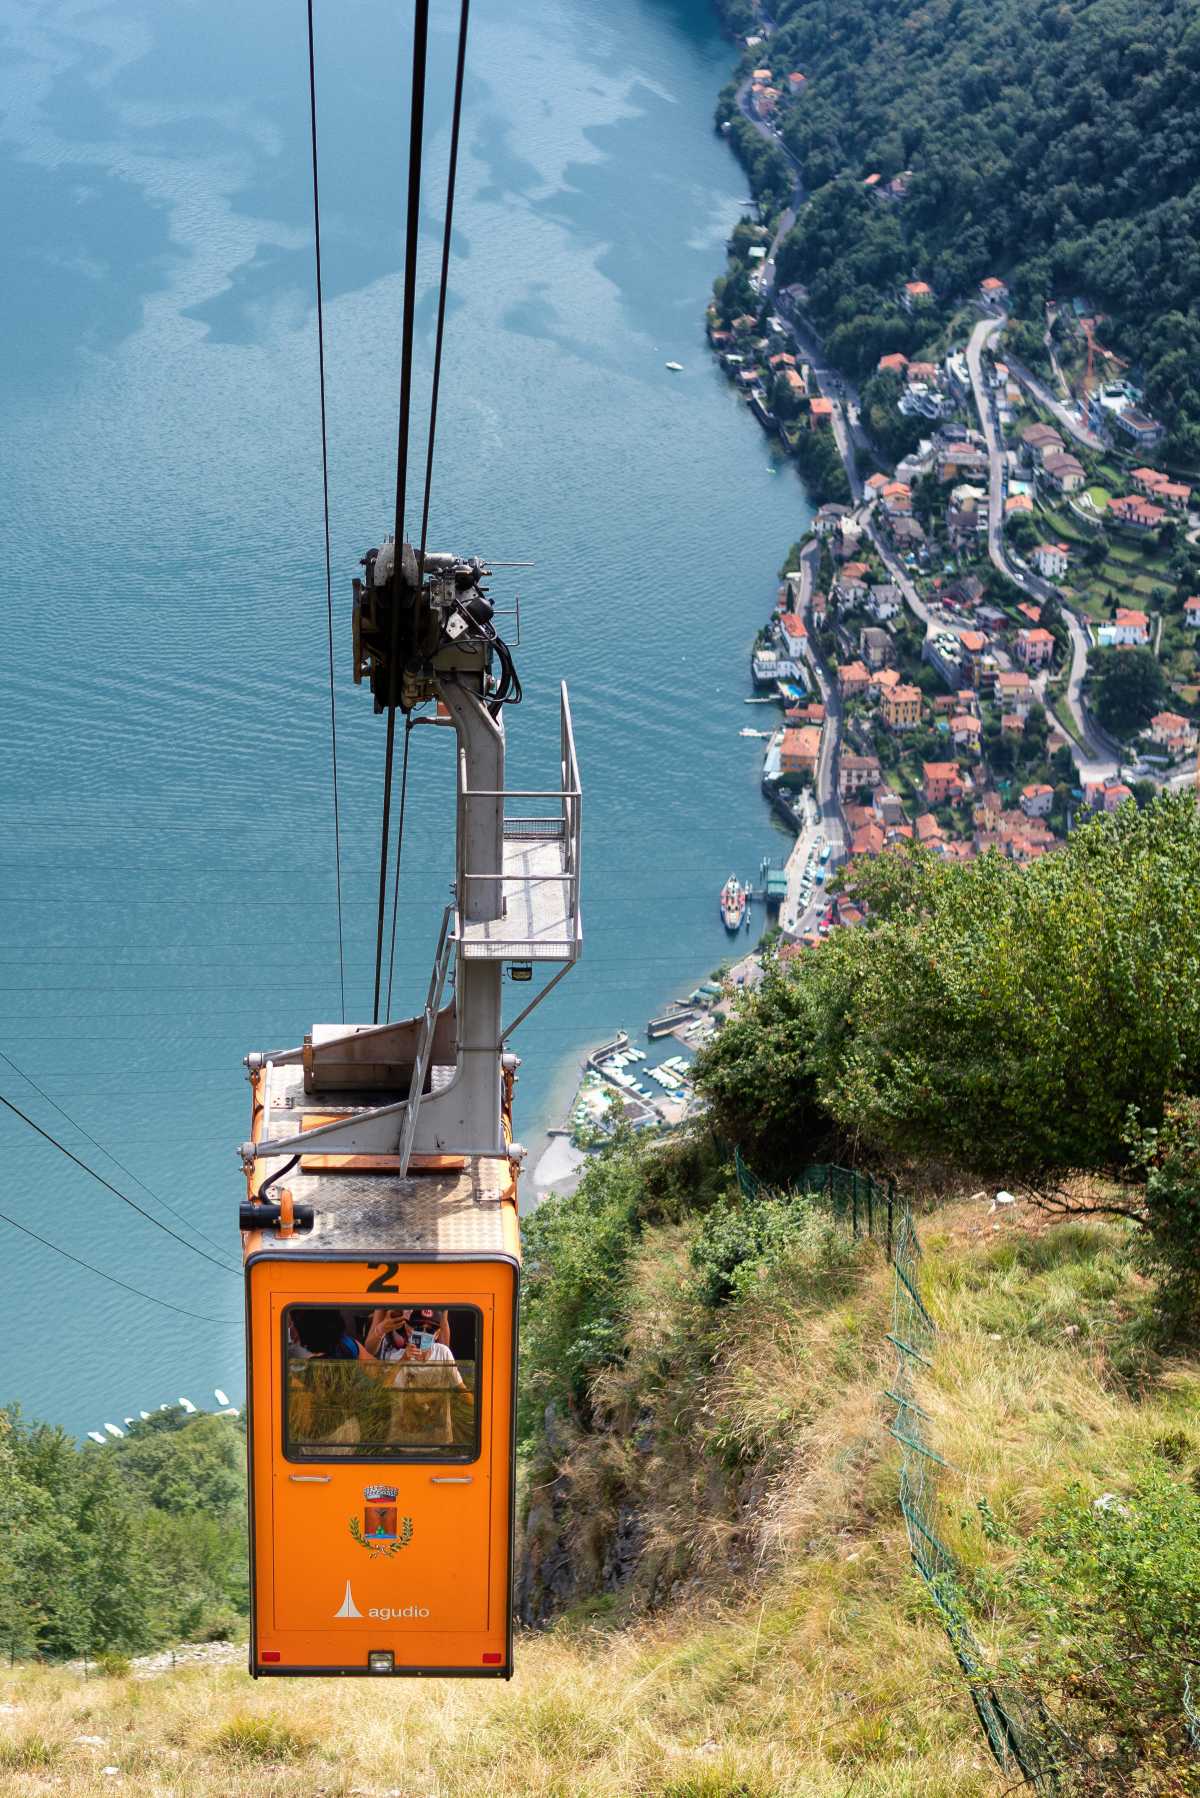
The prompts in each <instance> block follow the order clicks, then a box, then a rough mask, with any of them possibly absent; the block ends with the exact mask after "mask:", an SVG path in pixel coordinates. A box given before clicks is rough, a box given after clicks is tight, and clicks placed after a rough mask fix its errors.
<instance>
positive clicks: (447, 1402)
mask: <svg viewBox="0 0 1200 1798" xmlns="http://www.w3.org/2000/svg"><path fill="white" fill-rule="evenodd" d="M283 1334H284V1340H283V1354H284V1440H285V1453H286V1455H287V1457H288V1459H289V1460H304V1461H311V1460H317V1461H324V1460H333V1459H337V1460H350V1461H392V1460H405V1459H409V1460H415V1461H472V1460H475V1459H476V1458H477V1456H478V1453H479V1392H480V1382H479V1356H480V1314H479V1312H478V1310H476V1309H475V1307H474V1306H471V1305H449V1306H446V1305H433V1304H430V1303H428V1302H427V1301H426V1302H422V1301H421V1300H420V1299H416V1300H414V1301H413V1302H412V1303H411V1304H409V1303H405V1304H403V1305H397V1306H391V1307H387V1308H382V1309H377V1310H366V1309H363V1308H361V1307H356V1306H341V1305H291V1306H289V1307H288V1309H287V1310H286V1311H285V1313H284V1318H283Z"/></svg>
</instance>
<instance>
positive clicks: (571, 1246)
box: [518, 1140, 640, 1439]
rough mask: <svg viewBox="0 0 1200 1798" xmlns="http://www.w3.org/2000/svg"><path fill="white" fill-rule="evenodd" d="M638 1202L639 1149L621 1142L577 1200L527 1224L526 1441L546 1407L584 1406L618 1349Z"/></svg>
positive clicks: (594, 1167) (549, 1207)
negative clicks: (599, 1371) (592, 1381)
mask: <svg viewBox="0 0 1200 1798" xmlns="http://www.w3.org/2000/svg"><path fill="white" fill-rule="evenodd" d="M639 1205H640V1172H639V1169H638V1167H637V1165H636V1156H635V1152H634V1150H633V1148H632V1146H631V1145H630V1144H629V1143H628V1142H627V1141H624V1140H620V1141H618V1142H617V1143H615V1144H614V1145H613V1147H612V1148H611V1149H609V1150H607V1151H606V1152H605V1153H604V1154H602V1155H601V1156H600V1157H599V1158H598V1159H597V1160H595V1161H593V1162H592V1163H591V1164H590V1165H589V1166H588V1168H587V1169H586V1170H585V1172H584V1175H583V1178H582V1180H581V1181H580V1183H579V1185H578V1187H577V1188H576V1190H575V1191H574V1192H573V1193H570V1194H567V1195H554V1196H552V1197H550V1198H547V1199H543V1201H542V1203H541V1204H540V1205H539V1206H538V1208H537V1210H536V1211H534V1212H533V1214H532V1215H531V1216H529V1217H527V1218H525V1219H524V1221H523V1224H522V1236H523V1239H524V1251H523V1252H524V1264H525V1273H524V1282H523V1293H522V1303H521V1366H522V1379H521V1391H520V1418H519V1426H518V1427H519V1433H520V1435H521V1437H522V1438H523V1439H528V1438H530V1437H532V1436H533V1435H535V1434H536V1433H537V1432H538V1431H539V1430H540V1428H541V1423H542V1418H543V1415H544V1412H545V1409H546V1407H547V1405H550V1404H558V1405H561V1406H564V1407H566V1408H568V1409H575V1408H579V1407H583V1408H584V1409H586V1406H587V1403H588V1391H587V1389H588V1381H589V1378H590V1376H591V1374H592V1372H593V1371H594V1370H595V1369H596V1368H597V1367H601V1366H603V1365H604V1363H605V1362H606V1361H608V1360H609V1359H611V1358H612V1356H613V1354H614V1353H615V1351H616V1348H617V1345H618V1344H619V1342H620V1338H621V1330H622V1315H621V1301H622V1294H623V1291H624V1282H625V1269H626V1265H627V1263H628V1260H629V1256H630V1253H631V1251H632V1249H633V1246H634V1243H635V1242H636V1240H637V1235H638V1230H639V1227H640V1226H639Z"/></svg>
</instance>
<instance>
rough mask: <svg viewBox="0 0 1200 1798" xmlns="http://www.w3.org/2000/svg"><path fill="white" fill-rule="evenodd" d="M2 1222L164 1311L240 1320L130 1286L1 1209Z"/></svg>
mask: <svg viewBox="0 0 1200 1798" xmlns="http://www.w3.org/2000/svg"><path fill="white" fill-rule="evenodd" d="M0 1223H3V1224H8V1225H9V1226H10V1227H11V1228H12V1229H14V1230H19V1231H20V1232H21V1234H22V1236H32V1238H33V1240H34V1242H40V1243H41V1245H42V1247H43V1248H46V1249H53V1251H54V1253H55V1254H56V1255H61V1256H62V1257H63V1259H64V1260H65V1261H73V1262H74V1263H75V1266H76V1267H82V1268H86V1269H87V1271H88V1273H89V1274H97V1275H99V1277H100V1279H102V1280H107V1281H108V1283H109V1285H110V1286H119V1287H120V1288H121V1289H122V1291H123V1292H132V1293H133V1294H134V1295H135V1297H137V1298H139V1299H148V1300H149V1302H150V1303H151V1304H152V1305H161V1306H162V1308H163V1310H164V1311H174V1312H176V1313H177V1314H178V1315H179V1316H180V1317H194V1318H195V1319H196V1321H197V1323H202V1324H236V1323H237V1322H238V1319H237V1318H235V1317H206V1316H205V1315H204V1313H203V1312H202V1311H189V1310H188V1309H187V1307H186V1306H184V1305H173V1304H172V1303H171V1301H170V1299H160V1298H156V1297H155V1296H154V1294H153V1293H152V1292H143V1291H142V1289H141V1287H140V1286H130V1285H129V1283H128V1282H127V1281H125V1280H118V1278H117V1276H116V1274H106V1273H105V1271H104V1269H103V1268H102V1267H93V1266H92V1264H91V1262H90V1261H81V1260H80V1258H79V1256H78V1255H72V1254H71V1252H70V1250H69V1249H64V1248H60V1247H59V1245H58V1243H56V1242H51V1241H50V1238H49V1237H48V1236H39V1235H38V1233H37V1231H36V1230H31V1229H30V1228H29V1226H28V1225H27V1224H19V1223H18V1222H17V1220H16V1218H15V1217H9V1215H8V1213H7V1212H5V1211H0Z"/></svg>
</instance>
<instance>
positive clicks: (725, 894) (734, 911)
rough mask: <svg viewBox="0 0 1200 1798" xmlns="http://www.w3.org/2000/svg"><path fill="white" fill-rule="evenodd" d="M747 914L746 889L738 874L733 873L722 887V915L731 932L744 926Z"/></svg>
mask: <svg viewBox="0 0 1200 1798" xmlns="http://www.w3.org/2000/svg"><path fill="white" fill-rule="evenodd" d="M745 916H746V889H745V888H744V887H743V885H742V883H741V881H740V880H739V879H738V878H737V875H736V874H731V875H730V876H729V879H728V880H727V881H726V882H725V885H724V886H723V887H722V888H721V917H722V918H723V919H724V922H725V928H726V930H728V931H729V932H730V933H731V934H734V933H736V932H737V931H739V930H740V929H741V928H742V921H743V919H744V918H745Z"/></svg>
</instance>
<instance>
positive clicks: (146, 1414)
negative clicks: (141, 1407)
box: [139, 1411, 150, 1423]
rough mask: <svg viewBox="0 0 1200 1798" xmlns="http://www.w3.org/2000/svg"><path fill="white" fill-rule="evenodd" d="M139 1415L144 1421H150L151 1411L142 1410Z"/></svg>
mask: <svg viewBox="0 0 1200 1798" xmlns="http://www.w3.org/2000/svg"><path fill="white" fill-rule="evenodd" d="M139 1416H140V1417H141V1420H142V1422H143V1423H149V1421H150V1413H149V1411H141V1412H139Z"/></svg>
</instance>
